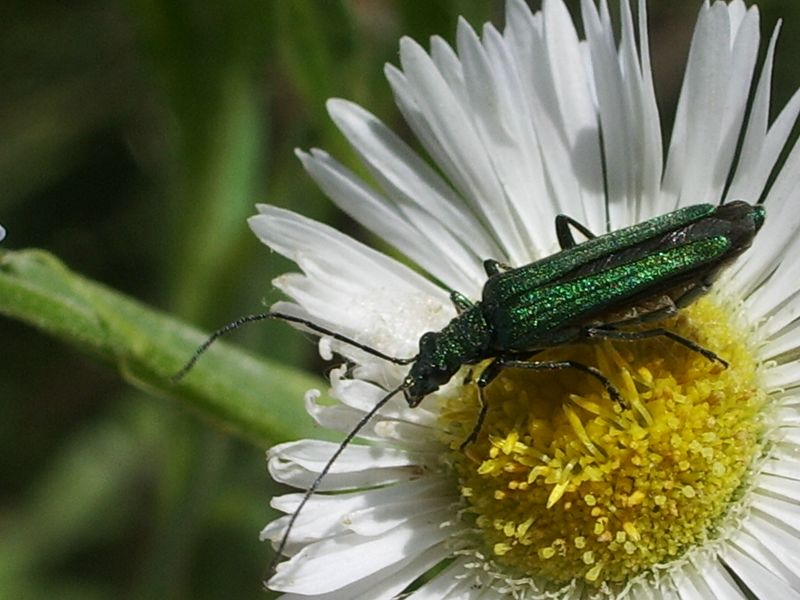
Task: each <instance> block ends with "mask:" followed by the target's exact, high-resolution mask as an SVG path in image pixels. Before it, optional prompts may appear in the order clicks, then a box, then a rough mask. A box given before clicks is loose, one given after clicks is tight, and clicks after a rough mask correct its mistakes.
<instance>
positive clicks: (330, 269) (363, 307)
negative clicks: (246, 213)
mask: <svg viewBox="0 0 800 600" xmlns="http://www.w3.org/2000/svg"><path fill="white" fill-rule="evenodd" d="M259 210H260V211H261V212H262V214H261V215H258V216H256V217H252V218H251V219H250V220H249V223H250V226H251V228H252V229H253V231H254V232H255V233H256V234H257V235H258V236H259V237H260V238H261V239H262V241H264V243H266V244H268V245H269V246H270V247H271V248H273V249H274V250H276V251H277V252H280V253H281V254H283V255H284V256H287V258H290V259H291V260H294V261H295V262H296V263H297V264H298V265H299V266H300V268H301V269H303V271H304V274H305V275H299V274H289V275H284V276H282V277H279V278H277V279H276V280H275V281H274V282H273V283H274V284H275V286H276V287H278V288H279V289H281V290H282V291H283V292H284V293H286V294H288V295H290V296H291V297H292V298H294V299H295V300H296V301H297V302H298V304H299V305H300V306H301V307H302V310H300V311H299V312H298V311H295V312H298V314H297V316H301V317H304V318H308V319H309V320H311V321H313V322H315V323H317V324H319V325H321V326H324V327H328V328H330V329H333V330H335V331H337V332H339V333H341V334H343V335H347V336H349V337H353V338H356V339H358V340H359V341H361V342H363V343H365V344H367V345H369V346H372V347H375V348H377V349H380V350H383V351H385V352H386V353H388V354H392V355H399V356H409V355H411V354H413V353H414V351H415V350H416V346H417V340H418V339H419V337H420V335H421V334H422V333H423V332H424V331H426V330H429V329H441V328H442V327H443V326H444V324H445V323H446V322H447V321H448V320H449V319H450V318H452V316H453V315H454V314H455V311H454V310H453V308H452V307H451V306H450V301H449V299H448V298H447V296H446V294H445V293H444V291H443V290H442V289H441V288H439V287H437V286H435V285H433V284H432V283H431V282H429V281H427V280H425V279H424V278H423V277H421V276H420V275H418V274H416V273H414V272H413V271H412V270H411V269H409V268H408V267H405V266H403V265H401V264H400V263H398V262H396V261H394V260H392V259H390V258H388V257H387V256H385V255H383V254H381V253H379V252H376V251H375V250H373V249H371V248H368V247H367V246H364V245H363V244H360V243H358V242H356V241H355V240H353V239H351V238H349V237H347V236H345V235H343V234H341V233H339V232H338V231H336V230H334V229H332V228H330V227H328V226H326V225H323V224H321V223H317V222H315V221H312V220H311V219H306V218H304V217H301V216H300V215H297V214H295V213H292V212H290V211H285V210H281V209H278V208H275V207H272V206H265V205H260V206H259ZM281 309H282V310H288V309H289V307H288V306H286V305H285V304H284V305H281ZM337 348H338V349H339V350H344V352H347V348H346V346H341V345H338V346H337ZM346 355H348V356H349V355H350V354H346Z"/></svg>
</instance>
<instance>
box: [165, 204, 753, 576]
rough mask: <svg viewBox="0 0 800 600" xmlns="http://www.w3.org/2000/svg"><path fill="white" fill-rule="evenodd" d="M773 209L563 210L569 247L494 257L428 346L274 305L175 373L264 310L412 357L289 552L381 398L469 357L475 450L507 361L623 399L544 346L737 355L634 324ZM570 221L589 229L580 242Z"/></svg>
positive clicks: (442, 374)
mask: <svg viewBox="0 0 800 600" xmlns="http://www.w3.org/2000/svg"><path fill="white" fill-rule="evenodd" d="M765 214H766V213H765V210H764V208H763V207H762V206H760V205H755V206H753V205H750V204H748V203H746V202H742V201H735V202H730V203H728V204H722V205H719V206H714V205H712V204H698V205H695V206H689V207H686V208H682V209H679V210H676V211H674V212H671V213H669V214H666V215H663V216H659V217H656V218H653V219H650V220H648V221H645V222H643V223H640V224H638V225H633V226H631V227H626V228H624V229H620V230H618V231H614V232H611V233H607V234H605V235H601V236H595V235H593V234H592V233H591V232H590V231H589V230H588V229H586V228H585V227H584V226H583V225H581V224H580V223H578V222H576V221H574V220H573V219H571V218H569V217H567V216H564V215H559V216H558V217H556V234H557V237H558V241H559V244H560V246H561V251H560V252H557V253H556V254H553V255H551V256H548V257H546V258H543V259H541V260H538V261H535V262H532V263H530V264H528V265H525V266H522V267H518V268H512V267H509V266H506V265H503V264H502V263H499V262H497V261H496V260H491V259H489V260H486V261H485V262H484V268H485V270H486V274H487V276H488V279H487V280H486V283H485V284H484V286H483V291H482V295H481V298H480V300H478V301H475V302H471V301H470V300H469V299H467V298H466V297H465V296H464V295H463V294H460V293H459V292H452V293H451V295H450V297H451V300H452V301H453V303H454V305H455V307H456V310H457V311H458V314H457V315H456V316H455V317H454V318H453V319H452V320H451V321H450V322H449V323H448V324H447V325H446V326H445V327H444V328H442V329H441V330H440V331H435V332H434V331H430V332H427V333H425V334H424V335H422V337H421V338H420V340H419V352H418V353H417V354H416V356H413V357H411V358H396V357H392V356H389V355H387V354H384V353H383V352H380V351H379V350H376V349H374V348H370V347H369V346H366V345H364V344H362V343H360V342H358V341H356V340H353V339H351V338H348V337H346V336H343V335H341V334H338V333H336V332H334V331H331V330H329V329H327V328H324V327H320V326H319V325H316V324H314V323H312V322H310V321H307V320H305V319H301V318H299V317H295V316H292V315H287V314H284V313H278V312H265V313H260V314H254V315H248V316H246V317H242V318H241V319H238V320H236V321H234V322H232V323H230V324H228V325H226V326H225V327H223V328H222V329H219V330H218V331H216V332H215V333H214V334H212V335H211V337H209V339H208V340H207V341H206V342H205V343H204V344H203V345H202V346H200V347H199V348H198V349H197V351H196V352H195V354H194V356H193V357H192V358H191V360H190V361H189V362H188V363H187V364H186V366H185V367H184V368H183V369H181V371H180V372H179V373H178V374H177V375H176V377H175V379H176V380H177V379H180V378H181V377H183V376H184V375H185V374H186V373H187V372H188V371H189V370H190V369H191V368H192V366H193V365H194V363H195V361H196V360H197V359H198V358H199V356H200V355H201V354H202V353H203V352H204V351H205V350H206V349H207V348H208V346H210V345H211V343H212V342H213V341H214V340H215V339H217V338H218V337H220V336H222V335H224V334H226V333H228V332H229V331H232V330H234V329H238V328H239V327H240V326H242V325H243V324H245V323H248V322H252V321H260V320H264V319H279V320H284V321H290V322H293V323H299V324H301V325H303V326H305V327H307V328H309V329H311V330H313V331H316V332H318V333H321V334H323V335H327V336H330V337H332V338H334V339H336V340H339V341H342V342H345V343H347V344H350V345H352V346H354V347H356V348H360V349H361V350H364V351H365V352H367V353H369V354H371V355H373V356H377V357H379V358H382V359H385V360H387V361H391V362H393V363H395V364H400V365H409V364H410V365H411V368H410V369H409V371H408V374H407V375H406V377H405V378H404V379H403V381H402V383H401V384H400V385H399V386H398V387H397V388H395V389H394V390H392V391H390V392H389V393H388V394H386V395H385V396H384V397H383V398H382V399H381V400H380V401H379V402H378V403H377V404H376V405H375V406H374V407H373V408H372V409H371V410H370V411H369V412H368V413H367V414H365V415H364V416H363V417H362V419H361V420H360V421H359V422H358V423H357V424H356V426H355V427H354V428H353V429H352V430H351V431H350V432H349V433H348V434H347V436H346V437H345V439H344V440H343V441H342V443H341V444H340V445H339V447H338V448H337V450H336V451H335V452H334V453H333V455H332V456H331V458H330V460H329V461H328V462H327V464H326V465H325V466H324V467H323V469H322V470H321V472H320V473H319V475H318V476H317V477H316V479H315V480H314V482H313V483H312V485H311V487H310V488H309V489H308V490H307V491H306V493H305V495H304V497H303V499H302V500H301V502H300V504H299V506H298V509H297V510H296V511H295V512H294V514H293V515H292V516H291V518H290V520H289V522H288V524H287V528H286V530H285V532H284V535H283V538H282V540H281V542H280V544H279V545H278V547H277V549H276V550H277V554H276V560H277V558H278V557H279V556H280V555H281V553H282V551H283V549H284V547H285V545H286V541H287V539H288V537H289V532H290V530H291V528H292V526H293V525H294V522H295V520H296V519H297V515H298V514H299V512H300V510H301V509H302V507H303V506H304V505H305V503H306V501H307V500H308V498H310V497H311V495H312V494H313V493H314V491H315V490H316V489H317V488H318V486H319V484H320V482H321V481H322V479H323V478H324V477H325V475H326V474H327V473H328V471H329V470H330V467H331V465H332V464H333V463H334V462H335V461H336V459H337V458H338V457H339V456H340V455H341V453H342V451H343V450H344V448H345V447H346V446H347V445H348V444H349V443H350V441H352V439H353V438H354V437H355V436H356V435H357V433H358V432H359V431H360V430H361V429H362V428H363V427H364V426H365V425H366V424H367V423H368V422H369V420H370V419H371V418H372V417H373V416H375V414H376V413H377V412H378V411H379V410H380V408H381V407H382V406H384V405H385V404H386V403H387V402H388V401H389V400H390V399H391V398H392V397H394V396H395V395H396V394H398V393H400V392H402V393H403V395H404V396H405V399H406V402H407V403H408V405H409V406H410V407H412V408H413V407H415V406H417V405H418V404H419V403H420V402H421V401H422V400H423V399H424V398H425V397H426V396H428V395H429V394H431V393H433V392H435V391H436V390H438V389H439V388H440V387H441V386H442V385H444V384H446V383H447V382H449V381H450V380H451V379H452V378H453V376H454V375H455V374H456V373H457V372H458V371H459V369H461V367H462V366H464V365H470V364H477V363H479V362H482V361H485V360H488V359H491V362H490V363H489V365H488V366H487V367H486V368H485V369H483V371H482V372H481V374H480V375H479V377H478V379H477V381H476V385H477V388H478V399H479V402H480V405H481V408H480V411H479V414H478V417H477V419H476V423H475V427H474V428H473V430H472V432H471V434H470V435H469V437H468V438H467V439H466V440H465V441H464V443H463V444H462V446H461V447H462V449H463V448H464V447H465V446H466V445H467V444H469V443H471V442H473V441H475V439H476V438H477V435H478V433H479V431H480V428H481V425H482V423H483V420H484V417H485V414H486V410H487V405H486V403H485V401H484V397H483V390H484V388H486V386H488V385H489V384H490V383H491V382H492V380H494V379H495V378H496V377H497V375H498V374H499V373H500V372H501V371H502V370H503V369H529V370H560V369H576V370H579V371H582V372H584V373H586V374H588V375H590V376H592V377H594V378H596V379H597V380H599V381H600V382H601V383H602V384H603V386H604V387H605V388H606V390H607V391H608V392H609V395H610V396H611V397H612V398H613V399H614V400H616V401H618V402H621V401H622V399H621V397H620V395H619V392H618V391H617V390H616V389H615V388H614V386H613V385H612V384H611V382H610V381H609V380H608V378H607V377H606V376H605V375H604V374H603V373H601V372H600V371H599V370H598V369H597V368H595V367H592V366H589V365H585V364H582V363H579V362H576V361H572V360H562V361H538V362H537V361H536V360H532V359H534V358H535V355H536V354H537V353H538V352H541V351H542V350H544V349H547V348H551V347H553V346H559V345H563V344H569V343H573V342H578V341H585V340H592V339H604V338H605V339H616V340H639V339H644V338H650V337H658V336H662V337H667V338H669V339H671V340H673V341H675V342H677V343H679V344H682V345H683V346H686V347H687V348H689V349H691V350H693V351H695V352H699V353H701V354H702V355H703V356H705V357H707V358H708V359H709V360H714V361H718V362H720V363H722V364H723V365H727V363H726V362H725V361H724V360H723V359H721V358H720V357H718V356H717V355H716V354H714V353H713V352H711V351H710V350H708V349H706V348H703V347H702V346H700V345H699V344H697V343H696V342H694V341H692V340H689V339H687V338H684V337H682V336H680V335H678V334H676V333H675V332H672V331H669V330H667V329H664V328H662V327H653V328H650V329H644V330H642V329H637V330H635V331H630V330H626V329H625V327H626V326H628V325H638V324H641V323H646V322H654V321H658V320H661V319H664V318H666V317H668V316H671V315H673V314H675V313H676V312H677V310H678V309H679V308H681V307H683V306H687V305H688V304H690V303H691V302H692V301H694V300H695V299H696V298H697V297H699V296H700V295H702V294H703V293H704V292H706V291H707V290H708V289H709V288H710V286H711V285H712V283H713V282H714V280H715V279H716V277H717V276H718V274H719V273H720V272H721V271H722V270H723V269H724V268H725V267H726V266H727V265H729V264H730V263H731V262H732V261H733V260H734V259H736V257H737V256H739V255H740V254H741V253H742V252H744V251H745V250H747V248H749V247H750V245H751V243H752V241H753V238H754V237H755V235H756V233H757V232H758V230H759V229H760V228H761V226H762V225H763V223H764V218H765ZM570 227H573V228H575V229H577V230H578V231H580V232H581V233H582V234H583V235H584V236H586V237H587V238H588V239H587V240H586V241H584V242H581V243H577V242H576V241H575V239H574V237H573V235H572V232H571V229H570ZM272 566H274V563H273V565H272Z"/></svg>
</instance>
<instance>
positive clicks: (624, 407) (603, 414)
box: [441, 298, 766, 585]
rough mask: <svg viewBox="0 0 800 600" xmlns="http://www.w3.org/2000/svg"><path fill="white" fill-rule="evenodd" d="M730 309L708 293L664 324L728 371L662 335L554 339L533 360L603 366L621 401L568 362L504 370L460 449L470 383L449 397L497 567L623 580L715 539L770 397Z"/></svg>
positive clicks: (475, 506) (466, 490) (465, 478)
mask: <svg viewBox="0 0 800 600" xmlns="http://www.w3.org/2000/svg"><path fill="white" fill-rule="evenodd" d="M726 308H728V309H729V308H730V307H721V306H720V305H718V304H716V303H715V302H713V301H711V300H709V299H707V298H704V299H701V300H700V301H698V302H696V303H695V304H693V305H692V306H691V307H689V308H687V309H685V310H683V311H681V313H680V314H679V315H678V316H677V317H676V318H673V319H670V320H668V321H666V322H664V323H659V326H663V327H665V328H667V329H669V330H671V331H674V332H676V333H678V334H680V335H682V336H684V337H686V338H688V339H690V340H694V341H696V342H698V343H699V344H700V345H702V346H703V347H706V348H709V349H711V350H712V351H713V352H715V353H717V354H718V355H719V356H720V357H721V358H723V359H724V360H726V361H727V362H728V363H729V367H728V368H727V369H726V368H724V366H723V365H722V364H720V363H718V362H712V361H711V360H709V359H708V358H706V357H704V356H702V355H701V354H699V353H698V352H695V351H692V350H690V349H688V348H686V347H684V346H682V345H680V344H678V343H676V342H674V341H672V340H669V339H667V338H664V337H658V338H650V339H645V340H640V341H635V342H625V341H616V342H613V343H612V342H610V341H602V342H593V343H583V344H575V345H571V346H564V347H560V348H554V349H551V350H548V351H546V352H544V353H541V354H537V355H536V360H537V361H545V360H561V359H567V358H568V359H570V360H574V361H577V362H581V363H584V364H586V365H592V366H595V367H597V368H598V369H599V370H600V371H601V372H602V373H604V374H605V375H606V376H607V377H608V378H609V379H610V380H611V382H612V383H613V385H614V386H615V387H616V388H617V390H619V392H620V393H621V395H622V398H623V401H624V402H623V403H616V402H614V401H612V400H611V398H610V397H609V393H608V391H607V390H606V389H605V388H604V387H603V385H602V384H601V383H600V382H599V381H598V380H597V379H595V378H593V377H591V376H590V375H587V374H584V373H582V372H580V371H577V370H574V369H567V370H561V371H555V372H542V371H537V372H533V371H525V370H521V369H507V370H505V371H503V372H502V374H501V375H500V376H499V377H498V378H497V379H496V380H495V381H494V382H492V383H491V385H489V386H488V388H487V389H486V393H485V398H486V402H487V404H488V407H489V410H488V413H487V416H486V420H485V422H484V424H483V427H482V429H481V431H480V435H479V437H478V439H477V441H476V442H475V443H474V444H471V445H470V446H468V447H467V448H466V449H465V450H464V451H463V452H462V451H459V450H458V448H459V445H460V444H461V442H462V441H463V440H464V439H466V438H467V436H468V435H469V433H470V432H471V431H472V429H473V427H474V424H475V418H476V414H477V410H478V401H477V395H476V391H475V386H474V385H465V386H464V387H463V388H462V393H461V394H460V395H458V396H457V397H453V398H450V399H449V400H446V401H445V402H444V405H443V410H442V413H441V414H442V416H441V422H442V424H443V429H444V430H445V431H446V435H447V443H448V444H449V446H450V448H452V450H453V452H452V455H451V458H452V462H453V464H454V466H455V470H456V473H457V475H458V478H459V481H460V486H461V494H462V496H463V497H464V499H465V502H466V504H467V506H468V509H467V511H465V512H466V514H468V515H471V518H472V519H474V524H475V526H476V529H477V530H478V531H480V533H481V537H482V540H483V546H484V550H485V551H487V552H488V554H490V555H492V556H493V558H494V561H495V562H496V563H497V564H500V565H504V567H505V569H509V568H510V569H511V572H513V573H517V574H521V575H529V576H540V577H544V578H546V579H547V580H549V581H552V582H553V583H554V584H560V583H565V582H568V581H570V580H572V579H575V578H578V579H583V580H585V581H587V582H589V583H593V584H597V585H599V584H601V583H603V582H605V583H616V582H624V581H626V580H628V579H629V578H631V577H632V576H634V575H636V574H637V573H640V572H642V571H645V570H647V569H648V568H650V567H653V566H654V565H657V564H663V563H665V562H669V561H670V560H673V559H675V558H677V557H679V556H680V555H681V554H683V553H684V552H686V551H687V550H688V549H690V548H692V547H694V546H697V545H699V544H703V543H705V542H707V541H709V540H710V539H713V538H714V536H715V530H716V528H717V527H718V526H719V525H720V524H721V521H722V520H723V517H724V516H725V515H726V513H727V510H728V509H729V507H730V506H731V505H732V504H733V503H734V502H735V500H736V499H737V498H738V494H739V492H740V491H741V490H742V488H743V482H744V481H745V479H746V477H747V475H748V472H749V469H750V467H751V465H752V463H753V461H754V459H755V458H756V457H758V456H759V455H760V453H761V442H762V440H761V434H762V429H763V424H762V419H761V413H762V408H763V406H764V404H765V399H766V394H765V393H764V392H763V391H762V390H761V388H760V387H759V382H758V376H757V363H756V361H755V359H754V358H753V356H752V354H751V353H750V349H749V348H748V345H747V338H748V336H747V335H746V332H743V331H742V330H741V329H738V328H735V327H733V326H732V324H731V322H730V320H729V316H728V315H729V314H730V313H731V312H732V311H731V310H726ZM480 368H481V367H478V369H476V372H478V371H479V370H480Z"/></svg>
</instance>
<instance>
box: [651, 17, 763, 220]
mask: <svg viewBox="0 0 800 600" xmlns="http://www.w3.org/2000/svg"><path fill="white" fill-rule="evenodd" d="M734 19H735V16H734ZM757 52H758V13H757V12H756V11H749V12H748V13H747V14H746V15H745V17H744V19H743V20H742V22H741V24H740V25H739V26H738V27H737V28H736V30H735V32H732V22H731V14H730V12H729V11H728V7H727V6H726V5H725V4H724V3H722V2H715V3H714V4H713V5H711V6H710V7H709V6H708V5H707V4H705V5H703V8H702V9H701V11H700V17H699V19H698V22H697V26H696V29H695V32H694V37H693V38H692V46H691V49H690V52H689V62H688V65H687V68H686V76H685V78H684V84H683V88H682V90H681V96H680V99H679V101H678V112H677V115H676V120H675V127H674V130H673V135H672V139H671V142H670V150H669V154H668V158H667V168H666V172H665V174H664V193H665V194H667V196H669V197H672V198H675V200H676V203H677V202H679V203H680V204H683V205H688V204H696V203H698V202H701V201H702V202H712V203H714V202H717V201H718V200H720V199H721V194H722V191H723V188H724V185H725V182H726V179H727V177H728V173H729V170H730V165H731V161H732V160H733V156H734V153H735V150H736V145H737V142H738V139H739V131H740V126H741V122H742V119H743V118H744V112H745V108H746V103H747V97H748V94H749V90H750V81H751V78H752V71H753V67H754V64H755V59H756V55H757ZM676 205H677V204H676Z"/></svg>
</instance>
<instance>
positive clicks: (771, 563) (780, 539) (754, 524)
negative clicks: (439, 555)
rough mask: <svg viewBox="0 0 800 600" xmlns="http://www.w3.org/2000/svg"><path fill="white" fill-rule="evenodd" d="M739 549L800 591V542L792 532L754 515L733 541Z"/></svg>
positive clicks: (743, 524) (747, 520)
mask: <svg viewBox="0 0 800 600" xmlns="http://www.w3.org/2000/svg"><path fill="white" fill-rule="evenodd" d="M731 541H732V542H733V543H734V544H736V546H737V547H739V548H740V549H741V550H742V551H743V552H745V553H746V554H747V555H748V556H750V557H751V558H753V559H755V560H757V561H758V562H759V563H760V564H761V565H763V566H765V567H766V568H768V569H769V570H770V571H772V572H773V573H775V574H776V575H777V576H779V577H780V578H781V579H783V580H785V581H786V582H787V583H789V585H790V586H792V587H793V588H795V589H798V590H800V556H798V555H797V553H796V552H797V547H798V544H800V539H798V536H797V535H796V534H794V533H793V532H792V531H791V529H786V528H784V527H780V526H777V525H775V524H773V523H770V522H769V520H767V519H762V518H759V517H758V516H756V515H754V516H753V517H751V518H749V519H746V520H745V521H744V522H743V523H742V527H741V529H740V530H739V531H737V532H736V534H735V535H734V536H733V538H732V540H731Z"/></svg>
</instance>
